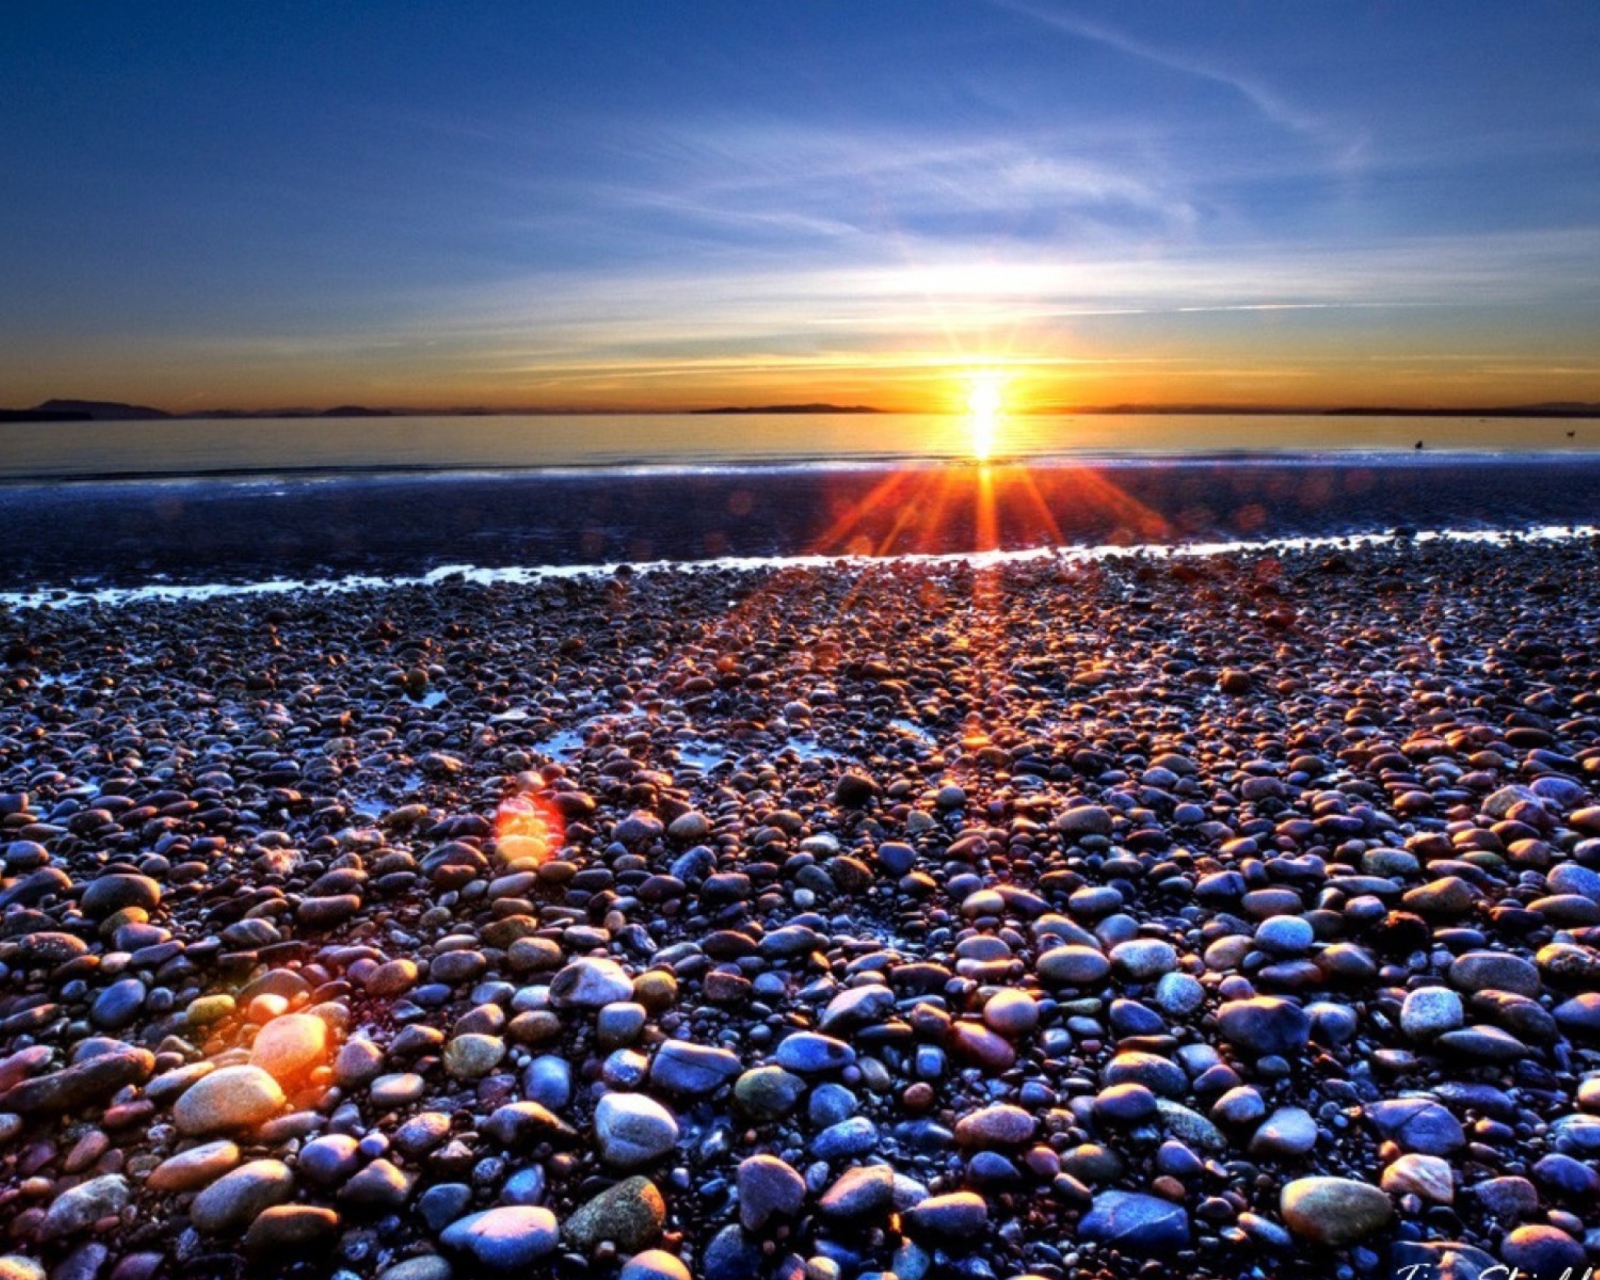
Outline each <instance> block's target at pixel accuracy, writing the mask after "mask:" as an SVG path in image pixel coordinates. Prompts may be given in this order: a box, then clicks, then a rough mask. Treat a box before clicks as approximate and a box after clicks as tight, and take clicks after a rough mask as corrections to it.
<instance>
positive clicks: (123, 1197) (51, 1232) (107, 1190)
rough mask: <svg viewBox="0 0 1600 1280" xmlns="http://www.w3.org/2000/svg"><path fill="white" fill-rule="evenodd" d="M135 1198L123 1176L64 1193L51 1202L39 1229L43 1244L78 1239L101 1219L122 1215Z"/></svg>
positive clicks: (115, 1175) (93, 1181)
mask: <svg viewBox="0 0 1600 1280" xmlns="http://www.w3.org/2000/svg"><path fill="white" fill-rule="evenodd" d="M132 1196H133V1189H132V1188H131V1187H129V1186H128V1180H127V1179H126V1178H124V1177H123V1176H122V1175H121V1174H120V1173H108V1174H106V1175H105V1176H104V1177H101V1178H90V1179H89V1181H87V1182H81V1183H79V1184H78V1185H77V1186H75V1187H70V1188H68V1189H67V1190H66V1191H63V1192H62V1193H61V1194H60V1195H58V1196H57V1197H56V1198H55V1199H54V1200H52V1201H51V1202H50V1208H49V1209H48V1210H46V1212H45V1215H44V1221H43V1222H42V1223H41V1224H40V1226H39V1238H40V1239H41V1240H55V1239H57V1238H59V1237H61V1236H72V1235H77V1234H78V1233H79V1232H80V1231H84V1230H86V1229H87V1228H89V1227H91V1226H93V1225H94V1224H95V1223H96V1222H98V1221H99V1220H100V1219H101V1218H106V1217H109V1216H111V1215H112V1214H114V1213H121V1212H122V1210H123V1209H125V1208H126V1207H127V1204H128V1201H129V1200H130V1199H131V1198H132Z"/></svg>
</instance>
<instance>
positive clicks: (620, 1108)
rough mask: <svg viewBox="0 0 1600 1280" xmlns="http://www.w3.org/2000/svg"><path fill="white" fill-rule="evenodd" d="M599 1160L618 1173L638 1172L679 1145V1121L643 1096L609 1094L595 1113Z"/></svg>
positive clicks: (655, 1102)
mask: <svg viewBox="0 0 1600 1280" xmlns="http://www.w3.org/2000/svg"><path fill="white" fill-rule="evenodd" d="M594 1136H595V1141H596V1142H597V1143H598V1144H599V1147H600V1158H601V1159H602V1160H604V1161H605V1162H606V1163H607V1164H609V1165H611V1166H613V1167H614V1168H618V1169H638V1168H641V1167H643V1166H644V1165H647V1164H650V1163H652V1162H653V1161H656V1160H659V1159H660V1158H661V1157H662V1156H664V1155H666V1154H667V1152H669V1151H671V1150H672V1149H673V1148H674V1147H675V1146H677V1145H678V1121H677V1119H676V1118H675V1117H674V1116H673V1114H672V1112H670V1111H668V1110H667V1108H666V1107H664V1106H662V1105H661V1104H660V1103H659V1102H657V1101H656V1100H655V1099H654V1098H650V1097H646V1096H645V1095H644V1094H642V1093H608V1094H606V1096H605V1097H603V1098H601V1099H600V1104H599V1105H598V1106H597V1107H596V1108H595V1111H594Z"/></svg>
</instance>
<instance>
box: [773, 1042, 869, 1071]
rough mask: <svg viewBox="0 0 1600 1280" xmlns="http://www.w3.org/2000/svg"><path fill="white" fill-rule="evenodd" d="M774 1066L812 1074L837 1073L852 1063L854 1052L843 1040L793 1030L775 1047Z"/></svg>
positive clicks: (854, 1058)
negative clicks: (776, 1050) (775, 1061)
mask: <svg viewBox="0 0 1600 1280" xmlns="http://www.w3.org/2000/svg"><path fill="white" fill-rule="evenodd" d="M776 1059H777V1063H778V1065H779V1066H780V1067H782V1068H784V1069H785V1070H786V1071H794V1072H797V1073H798V1074H800V1075H816V1074H818V1073H820V1072H824V1071H838V1070H839V1069H840V1068H842V1067H847V1066H849V1065H850V1064H851V1063H852V1062H854V1061H855V1060H856V1051H855V1050H854V1049H852V1048H851V1047H850V1046H849V1045H847V1044H846V1043H845V1042H844V1041H843V1040H835V1039H834V1038H833V1037H832V1036H825V1035H821V1034H819V1033H818V1032H815V1031H797V1032H795V1033H794V1034H793V1035H791V1036H790V1037H789V1038H788V1039H786V1040H785V1041H784V1042H783V1043H782V1044H780V1045H779V1046H778V1052H777V1054H776Z"/></svg>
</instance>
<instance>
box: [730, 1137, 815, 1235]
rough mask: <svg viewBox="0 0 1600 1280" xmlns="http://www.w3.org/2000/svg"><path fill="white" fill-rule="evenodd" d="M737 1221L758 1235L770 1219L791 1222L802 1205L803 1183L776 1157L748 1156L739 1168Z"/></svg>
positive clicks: (803, 1180)
mask: <svg viewBox="0 0 1600 1280" xmlns="http://www.w3.org/2000/svg"><path fill="white" fill-rule="evenodd" d="M737 1181H738V1187H739V1221H740V1223H741V1224H742V1225H743V1226H744V1229H745V1230H746V1231H760V1230H761V1229H762V1228H763V1227H765V1226H766V1225H767V1223H768V1221H769V1220H771V1219H772V1218H775V1217H777V1218H792V1217H794V1216H795V1215H796V1214H798V1213H799V1212H800V1208H801V1206H802V1205H803V1204H804V1203H805V1198H806V1184H805V1179H804V1178H802V1177H801V1176H800V1175H799V1174H798V1173H796V1172H795V1170H794V1169H793V1167H792V1166H790V1165H789V1164H788V1163H787V1162H786V1161H783V1160H780V1159H778V1157H777V1156H766V1155H761V1156H751V1157H750V1158H749V1159H747V1160H744V1161H742V1162H741V1163H740V1165H739V1173H738V1179H737Z"/></svg>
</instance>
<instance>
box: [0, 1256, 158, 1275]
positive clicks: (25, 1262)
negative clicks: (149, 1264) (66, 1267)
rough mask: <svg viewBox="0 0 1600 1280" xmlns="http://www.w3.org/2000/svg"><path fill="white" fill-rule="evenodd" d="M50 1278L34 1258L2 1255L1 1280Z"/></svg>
mask: <svg viewBox="0 0 1600 1280" xmlns="http://www.w3.org/2000/svg"><path fill="white" fill-rule="evenodd" d="M158 1257H159V1255H158ZM48 1276H49V1272H47V1271H46V1270H45V1269H44V1267H42V1266H41V1265H40V1264H39V1263H37V1262H35V1261H34V1260H33V1259H32V1258H24V1257H23V1256H22V1255H21V1254H17V1253H7V1254H4V1255H0V1280H48Z"/></svg>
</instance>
